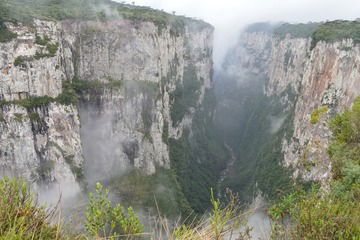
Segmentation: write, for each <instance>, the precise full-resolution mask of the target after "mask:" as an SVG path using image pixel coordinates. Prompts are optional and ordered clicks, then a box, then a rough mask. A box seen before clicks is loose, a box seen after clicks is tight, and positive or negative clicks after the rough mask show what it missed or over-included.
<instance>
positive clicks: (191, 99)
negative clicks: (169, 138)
mask: <svg viewBox="0 0 360 240" xmlns="http://www.w3.org/2000/svg"><path fill="white" fill-rule="evenodd" d="M200 84H201V83H200V81H198V80H197V76H196V69H195V68H194V67H193V66H187V67H186V68H185V69H184V77H183V83H182V84H178V85H177V87H176V89H175V91H174V92H173V93H171V95H170V99H171V101H172V105H171V119H172V121H173V126H176V125H177V124H178V123H179V122H180V121H181V120H182V119H183V118H184V116H185V114H186V113H189V111H190V110H191V108H195V107H196V105H197V102H198V99H199V94H200V91H199V90H200Z"/></svg>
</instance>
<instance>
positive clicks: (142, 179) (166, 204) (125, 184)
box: [108, 168, 191, 219]
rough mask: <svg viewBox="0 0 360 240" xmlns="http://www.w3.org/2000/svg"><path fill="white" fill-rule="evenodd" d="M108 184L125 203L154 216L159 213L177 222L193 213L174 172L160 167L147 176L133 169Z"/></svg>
mask: <svg viewBox="0 0 360 240" xmlns="http://www.w3.org/2000/svg"><path fill="white" fill-rule="evenodd" d="M108 185H109V187H110V188H111V189H112V190H113V191H114V192H116V193H117V194H118V196H119V197H121V200H122V201H123V202H124V203H126V204H132V205H133V206H134V207H139V208H140V207H141V208H144V209H145V210H146V211H147V212H150V213H152V214H154V215H157V214H158V210H159V211H160V213H161V214H163V215H165V216H167V217H169V218H174V219H175V218H177V217H178V216H179V215H180V214H183V216H189V215H190V214H191V208H190V206H189V203H188V202H187V200H186V199H185V197H184V195H183V193H182V191H181V188H180V186H179V184H178V182H177V180H176V177H175V174H174V172H173V171H172V170H167V169H164V168H158V169H157V171H156V173H155V174H153V175H150V176H146V175H144V174H143V173H142V172H141V171H140V170H137V169H134V170H132V171H130V172H129V173H127V174H125V175H122V176H120V177H116V178H113V179H111V180H109V183H108ZM134 204H135V205H134Z"/></svg>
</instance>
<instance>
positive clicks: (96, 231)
mask: <svg viewBox="0 0 360 240" xmlns="http://www.w3.org/2000/svg"><path fill="white" fill-rule="evenodd" d="M85 215H86V222H85V229H86V231H87V233H88V234H89V235H90V236H93V237H95V238H97V239H98V238H102V237H104V238H110V239H122V238H124V239H133V238H134V237H136V236H139V235H141V233H142V231H143V228H144V227H143V225H142V224H141V223H140V221H139V218H138V217H137V216H136V215H135V213H134V210H133V208H132V207H129V208H128V209H127V212H126V211H125V209H124V207H123V206H121V205H120V204H119V203H118V204H116V206H114V207H113V206H112V205H111V202H110V200H109V190H108V189H105V190H104V189H103V187H102V185H101V184H100V183H97V184H96V192H95V194H94V193H90V194H89V205H88V206H87V207H86V213H85Z"/></svg>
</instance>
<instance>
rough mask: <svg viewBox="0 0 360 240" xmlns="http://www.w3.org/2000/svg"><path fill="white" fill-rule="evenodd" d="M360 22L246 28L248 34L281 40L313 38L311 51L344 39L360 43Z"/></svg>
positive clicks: (280, 24)
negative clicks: (269, 34)
mask: <svg viewBox="0 0 360 240" xmlns="http://www.w3.org/2000/svg"><path fill="white" fill-rule="evenodd" d="M359 28H360V21H359V20H356V21H348V20H335V21H327V22H309V23H298V24H291V23H278V24H271V23H268V22H262V23H254V24H251V25H249V26H248V27H247V28H246V30H245V31H246V32H249V33H251V32H267V33H272V34H273V35H274V36H276V37H279V38H285V37H286V36H287V35H288V36H290V37H291V38H309V37H311V38H312V42H311V49H313V48H314V47H315V46H316V44H317V43H318V42H320V41H324V42H336V41H341V40H343V39H352V40H353V41H354V43H360V31H359Z"/></svg>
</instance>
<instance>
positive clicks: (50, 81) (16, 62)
mask: <svg viewBox="0 0 360 240" xmlns="http://www.w3.org/2000/svg"><path fill="white" fill-rule="evenodd" d="M6 26H7V28H8V29H9V30H11V31H12V32H14V33H16V34H17V37H16V38H14V39H12V40H11V41H9V42H5V43H0V51H1V54H0V107H1V111H0V129H1V130H0V171H1V174H2V175H3V174H7V175H9V174H10V175H16V176H22V177H24V178H25V179H27V180H29V181H32V182H36V183H38V184H42V183H60V184H65V183H71V184H72V185H76V182H79V181H80V180H82V179H83V177H84V176H85V177H86V176H91V177H92V179H93V180H97V179H101V178H103V177H104V176H106V177H109V176H111V175H113V174H119V173H121V172H122V171H124V170H125V169H126V168H128V167H131V166H134V167H136V168H140V169H142V170H143V171H144V172H145V173H148V174H151V173H154V172H155V171H156V167H157V166H163V167H166V168H169V167H170V160H169V150H168V145H167V143H166V142H167V138H168V137H172V138H174V139H178V138H180V137H181V136H182V132H183V130H184V128H185V127H189V126H191V123H192V118H193V115H194V109H195V107H196V106H200V105H201V104H202V101H203V98H204V94H205V91H206V89H210V88H212V80H211V71H212V34H213V29H212V27H211V26H209V25H206V24H204V23H200V22H196V21H193V20H189V21H187V22H186V24H185V25H184V26H181V28H176V29H173V28H172V27H171V26H170V25H169V26H165V27H160V26H156V25H155V24H154V23H153V22H147V21H141V22H140V21H130V20H125V19H117V20H109V21H104V22H96V21H69V20H68V21H58V22H53V21H40V20H35V21H34V24H33V25H31V26H26V25H23V24H17V25H15V24H12V23H6ZM188 81H191V82H195V83H197V86H198V88H197V89H195V91H196V99H195V100H196V101H195V103H194V105H192V107H188V108H187V109H185V111H183V113H181V114H180V115H179V114H177V115H176V114H175V113H174V111H175V110H176V109H174V104H175V101H176V99H175V98H176V96H174V95H175V93H177V91H178V89H180V88H182V87H183V86H184V83H185V82H188ZM79 83H81V84H82V85H85V87H84V86H82V87H80V88H75V89H69V88H68V87H67V85H71V86H73V85H74V84H79ZM69 94H70V96H72V97H74V96H75V95H76V97H77V98H78V102H77V104H74V101H70V102H69V101H66V99H67V97H69ZM64 99H65V100H64ZM174 116H176V119H175V117H174ZM84 169H85V171H84Z"/></svg>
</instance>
